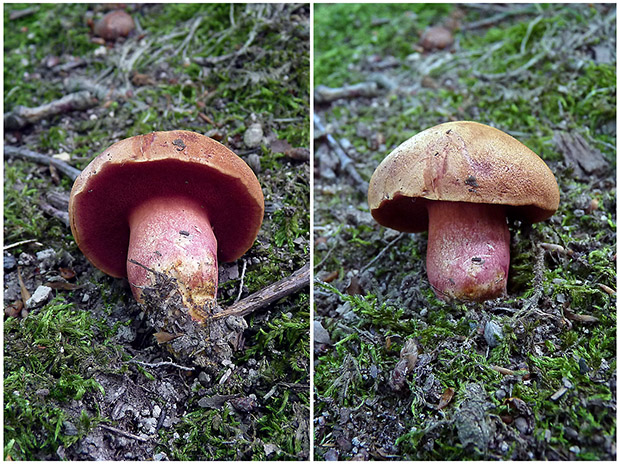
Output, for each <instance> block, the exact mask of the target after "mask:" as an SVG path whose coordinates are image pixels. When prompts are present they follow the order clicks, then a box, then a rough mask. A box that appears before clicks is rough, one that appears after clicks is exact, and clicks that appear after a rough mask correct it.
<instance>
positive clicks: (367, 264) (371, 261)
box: [360, 233, 405, 274]
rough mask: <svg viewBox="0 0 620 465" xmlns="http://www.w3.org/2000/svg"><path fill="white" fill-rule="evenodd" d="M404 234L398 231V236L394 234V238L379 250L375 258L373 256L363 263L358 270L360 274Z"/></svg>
mask: <svg viewBox="0 0 620 465" xmlns="http://www.w3.org/2000/svg"><path fill="white" fill-rule="evenodd" d="M404 235H405V233H400V234H399V235H398V236H396V238H395V239H394V240H392V241H390V243H389V244H388V245H386V246H385V247H384V248H383V250H381V252H379V253H378V254H377V255H376V256H375V258H373V259H372V260H370V261H369V262H368V263H366V265H364V267H363V268H362V269H361V270H360V274H362V273H363V272H364V271H366V269H368V268H369V267H370V266H371V265H372V264H373V263H374V262H376V261H377V260H379V258H381V256H382V255H383V254H384V253H385V252H386V251H388V250H389V249H390V248H391V247H392V246H393V245H394V244H396V243H397V242H398V241H399V240H401V239H402V238H403V236H404Z"/></svg>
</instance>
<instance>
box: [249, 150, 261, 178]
mask: <svg viewBox="0 0 620 465" xmlns="http://www.w3.org/2000/svg"><path fill="white" fill-rule="evenodd" d="M248 165H250V168H252V171H254V172H255V173H260V171H261V166H260V157H259V156H258V154H257V153H251V154H250V155H248Z"/></svg>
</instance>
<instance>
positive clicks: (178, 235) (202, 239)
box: [127, 197, 218, 323]
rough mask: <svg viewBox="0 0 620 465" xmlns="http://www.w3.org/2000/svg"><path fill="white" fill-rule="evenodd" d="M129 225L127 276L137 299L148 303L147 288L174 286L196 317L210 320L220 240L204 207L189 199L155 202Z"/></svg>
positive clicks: (138, 211)
mask: <svg viewBox="0 0 620 465" xmlns="http://www.w3.org/2000/svg"><path fill="white" fill-rule="evenodd" d="M129 227H130V238H129V250H128V254H127V277H128V279H129V283H130V284H131V289H132V292H133V294H134V296H135V298H136V300H137V301H138V302H141V303H144V299H143V298H142V297H143V296H142V293H143V290H144V289H146V288H154V287H161V286H164V285H170V284H172V285H173V288H172V289H171V290H174V289H176V290H178V291H179V293H180V295H181V297H182V299H183V303H184V305H185V306H186V308H187V309H188V311H189V314H190V315H191V317H192V319H193V320H196V321H199V322H201V323H202V322H204V321H205V319H206V318H207V317H208V316H209V314H210V313H211V310H212V309H213V308H214V306H215V301H216V295H217V278H218V275H217V241H216V239H215V236H214V234H213V230H212V229H211V224H210V223H209V219H208V217H207V214H206V212H205V211H204V209H202V208H201V207H200V205H199V204H198V203H196V202H193V201H191V200H188V199H186V198H172V199H171V198H169V197H167V198H155V199H151V200H149V201H147V202H144V203H143V204H141V205H140V206H139V207H137V208H136V209H134V211H132V213H131V215H130V217H129ZM134 262H135V263H134ZM162 278H163V279H162Z"/></svg>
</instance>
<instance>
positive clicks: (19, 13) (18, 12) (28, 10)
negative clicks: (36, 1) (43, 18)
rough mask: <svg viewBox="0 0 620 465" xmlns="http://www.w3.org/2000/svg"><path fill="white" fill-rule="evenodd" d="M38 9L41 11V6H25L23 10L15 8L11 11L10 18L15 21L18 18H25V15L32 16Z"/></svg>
mask: <svg viewBox="0 0 620 465" xmlns="http://www.w3.org/2000/svg"><path fill="white" fill-rule="evenodd" d="M37 11H39V7H38V6H36V7H30V8H25V9H23V10H13V11H11V13H9V20H11V21H15V20H16V19H20V18H23V17H25V16H30V15H33V14H35V13H36V12H37Z"/></svg>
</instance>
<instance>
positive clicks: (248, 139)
mask: <svg viewBox="0 0 620 465" xmlns="http://www.w3.org/2000/svg"><path fill="white" fill-rule="evenodd" d="M262 141H263V127H262V126H261V125H260V123H254V124H251V125H250V127H249V128H248V129H247V130H246V131H245V134H244V135H243V143H244V144H245V146H246V147H247V148H249V149H254V148H256V147H259V146H260V144H261V142H262Z"/></svg>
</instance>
